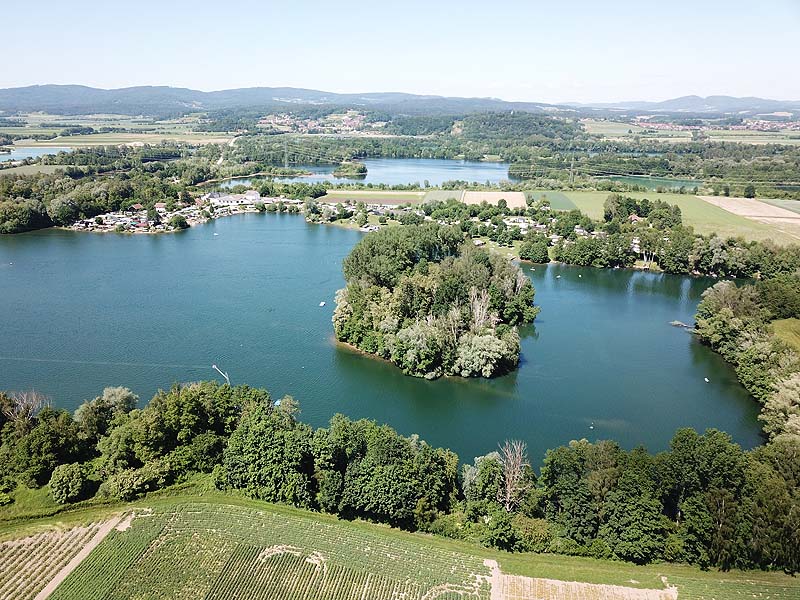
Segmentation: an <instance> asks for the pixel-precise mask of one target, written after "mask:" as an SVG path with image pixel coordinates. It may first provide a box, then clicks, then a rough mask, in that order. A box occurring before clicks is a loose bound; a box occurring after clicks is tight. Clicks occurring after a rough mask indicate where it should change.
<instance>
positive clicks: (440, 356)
mask: <svg viewBox="0 0 800 600" xmlns="http://www.w3.org/2000/svg"><path fill="white" fill-rule="evenodd" d="M344 275H345V280H346V282H347V285H346V287H345V288H344V289H341V290H339V291H338V292H337V294H336V310H335V311H334V314H333V326H334V331H335V334H336V339H337V340H339V341H340V342H345V343H347V344H350V345H351V346H354V347H355V348H357V349H359V350H361V351H363V352H366V353H369V354H373V355H376V356H379V357H381V358H384V359H386V360H389V361H391V362H392V363H394V364H395V365H397V366H398V367H400V369H402V370H403V372H404V373H405V374H407V375H413V376H415V377H424V378H426V379H435V378H437V377H441V376H443V375H457V376H461V377H493V376H496V375H500V374H503V373H506V372H508V371H511V370H513V369H514V368H516V367H517V365H518V364H519V353H520V343H519V333H518V332H517V327H516V326H517V325H520V324H525V323H531V322H532V321H533V320H534V318H535V317H536V315H537V313H538V312H539V308H538V307H535V306H534V305H533V299H534V293H535V290H534V288H533V285H532V284H531V281H530V279H528V277H526V276H525V275H524V273H523V272H522V271H521V269H520V268H519V267H518V266H517V265H515V264H513V263H511V262H509V261H508V260H506V259H505V258H504V257H502V256H500V255H499V254H497V253H493V252H490V251H487V250H484V249H482V248H477V247H475V245H474V244H473V243H472V242H470V241H465V240H464V234H463V233H462V232H461V230H460V229H459V228H458V227H445V226H440V225H437V224H436V223H426V224H424V225H409V226H405V227H387V228H384V229H381V230H378V231H375V232H372V233H369V234H368V235H366V236H365V237H364V238H363V239H362V240H361V241H359V242H358V244H356V246H355V247H354V248H353V250H352V251H351V252H350V254H349V255H348V256H347V257H346V258H345V260H344Z"/></svg>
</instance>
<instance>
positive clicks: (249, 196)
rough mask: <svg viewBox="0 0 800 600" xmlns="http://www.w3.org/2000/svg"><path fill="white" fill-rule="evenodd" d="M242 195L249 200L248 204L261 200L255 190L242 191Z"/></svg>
mask: <svg viewBox="0 0 800 600" xmlns="http://www.w3.org/2000/svg"><path fill="white" fill-rule="evenodd" d="M244 197H245V198H246V199H247V200H248V201H249V202H250V204H255V203H256V202H258V201H259V200H261V194H259V193H258V191H257V190H247V191H246V192H245V193H244Z"/></svg>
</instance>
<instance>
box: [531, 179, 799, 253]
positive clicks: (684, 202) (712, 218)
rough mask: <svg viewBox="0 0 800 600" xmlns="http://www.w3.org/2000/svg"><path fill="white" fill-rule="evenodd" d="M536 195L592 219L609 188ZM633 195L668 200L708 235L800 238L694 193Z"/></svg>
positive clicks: (597, 215) (599, 213) (600, 214)
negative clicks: (573, 209)
mask: <svg viewBox="0 0 800 600" xmlns="http://www.w3.org/2000/svg"><path fill="white" fill-rule="evenodd" d="M534 194H535V195H536V198H540V197H541V196H542V195H546V196H547V198H548V199H550V201H551V206H553V208H555V209H557V210H570V209H572V208H577V209H579V210H580V211H581V212H583V213H585V214H587V215H588V216H590V217H592V218H593V219H602V218H603V203H604V202H605V200H606V198H608V195H609V192H581V191H564V192H552V191H546V192H534ZM626 195H628V196H631V197H633V198H637V199H641V198H649V199H650V200H663V201H665V202H668V203H669V204H673V205H677V206H680V208H681V212H682V213H683V222H684V223H685V224H686V225H691V226H692V227H694V230H695V231H696V232H697V233H701V234H704V235H708V234H711V233H717V234H718V235H721V236H723V237H728V236H733V237H736V236H742V237H744V238H745V239H747V240H767V239H771V240H773V241H774V242H776V243H778V244H792V243H797V242H798V241H800V238H798V237H795V236H794V235H792V234H791V233H787V231H785V230H784V227H783V226H776V225H775V224H768V223H762V222H759V221H755V220H752V219H749V218H747V217H745V216H742V215H737V214H734V213H732V212H729V211H728V210H725V209H723V208H721V207H719V206H714V205H713V204H710V203H708V202H706V201H704V200H702V199H701V198H699V197H697V196H692V195H688V194H657V193H655V192H626Z"/></svg>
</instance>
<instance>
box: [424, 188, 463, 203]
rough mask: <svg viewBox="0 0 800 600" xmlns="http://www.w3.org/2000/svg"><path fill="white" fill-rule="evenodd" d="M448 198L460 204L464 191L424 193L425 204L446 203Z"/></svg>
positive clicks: (431, 191) (432, 191)
mask: <svg viewBox="0 0 800 600" xmlns="http://www.w3.org/2000/svg"><path fill="white" fill-rule="evenodd" d="M450 198H455V199H456V200H458V201H459V202H462V201H463V200H464V190H430V191H429V192H426V193H425V202H434V201H436V200H441V201H447V200H449V199H450Z"/></svg>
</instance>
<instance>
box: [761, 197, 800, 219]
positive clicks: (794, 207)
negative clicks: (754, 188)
mask: <svg viewBox="0 0 800 600" xmlns="http://www.w3.org/2000/svg"><path fill="white" fill-rule="evenodd" d="M760 202H766V203H767V204H771V205H772V206H777V207H778V208H785V209H786V210H790V211H792V212H793V213H797V214H798V215H800V200H784V199H771V198H770V199H766V198H761V199H760Z"/></svg>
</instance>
